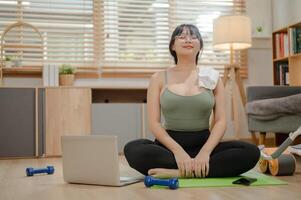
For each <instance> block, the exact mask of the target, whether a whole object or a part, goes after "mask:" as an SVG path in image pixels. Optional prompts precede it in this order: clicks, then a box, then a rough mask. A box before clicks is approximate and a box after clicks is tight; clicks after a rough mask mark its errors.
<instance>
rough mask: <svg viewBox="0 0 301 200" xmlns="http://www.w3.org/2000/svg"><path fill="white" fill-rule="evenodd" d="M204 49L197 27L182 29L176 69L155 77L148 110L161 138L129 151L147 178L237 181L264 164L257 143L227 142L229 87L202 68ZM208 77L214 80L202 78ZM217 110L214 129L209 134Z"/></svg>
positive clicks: (173, 49) (173, 46) (175, 37)
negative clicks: (212, 118)
mask: <svg viewBox="0 0 301 200" xmlns="http://www.w3.org/2000/svg"><path fill="white" fill-rule="evenodd" d="M202 49H203V40H202V37H201V34H200V32H199V30H198V29H197V28H196V27H195V26H194V25H190V24H182V25H180V26H178V27H177V28H176V29H175V30H174V32H173V34H172V37H171V40H170V43H169V50H170V53H171V55H172V56H173V57H174V60H175V64H176V65H175V67H171V68H168V69H167V70H165V71H162V72H157V73H155V74H154V75H153V76H152V77H151V80H150V84H149V87H148V91H147V112H148V120H149V121H148V123H149V127H150V129H151V131H152V133H153V134H154V136H155V138H156V139H155V141H151V140H147V139H138V140H134V141H130V142H129V143H127V144H126V145H125V148H124V154H125V157H126V159H127V161H128V163H129V165H130V166H131V167H132V168H134V169H136V170H137V171H139V172H141V173H142V174H144V175H153V176H156V177H231V176H237V175H240V174H242V173H244V172H247V171H248V170H250V169H252V168H253V167H254V166H255V165H256V163H257V162H258V160H259V155H260V151H259V149H258V148H257V146H256V145H253V144H249V143H246V142H242V141H224V142H222V141H221V139H222V137H223V135H224V133H225V130H226V115H225V112H226V111H225V94H224V86H223V83H222V81H221V80H220V78H219V75H218V72H217V71H215V70H213V69H210V68H204V67H197V63H198V57H199V54H200V52H201V51H202ZM202 74H207V76H208V77H209V78H208V79H202V77H203V76H201V75H202ZM214 77H217V78H216V80H215V81H214ZM208 80H210V81H208ZM212 80H213V81H212ZM212 111H213V116H214V125H213V127H212V129H211V131H209V118H210V115H211V113H212ZM161 112H162V114H163V116H164V119H165V123H164V125H161V119H160V114H161Z"/></svg>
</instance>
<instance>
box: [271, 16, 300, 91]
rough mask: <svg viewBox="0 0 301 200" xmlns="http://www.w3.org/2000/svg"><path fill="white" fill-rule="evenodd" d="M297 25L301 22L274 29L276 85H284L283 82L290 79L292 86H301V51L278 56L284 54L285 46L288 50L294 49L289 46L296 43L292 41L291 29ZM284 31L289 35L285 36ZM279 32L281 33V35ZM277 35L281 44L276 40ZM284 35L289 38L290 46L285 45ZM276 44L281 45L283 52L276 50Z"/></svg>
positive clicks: (274, 75)
mask: <svg viewBox="0 0 301 200" xmlns="http://www.w3.org/2000/svg"><path fill="white" fill-rule="evenodd" d="M296 27H301V22H299V23H296V24H291V25H288V26H287V27H284V28H281V29H279V30H277V31H274V32H273V34H272V36H273V40H272V42H273V77H274V85H283V83H285V82H287V80H288V83H289V85H290V86H301V52H300V53H297V54H292V52H289V56H286V57H281V58H276V55H279V54H281V55H283V51H284V49H285V48H288V51H290V50H291V49H294V48H292V47H290V46H289V45H291V44H293V43H294V42H293V41H291V40H292V38H291V35H290V33H291V31H290V29H291V28H296ZM282 33H285V34H287V36H283V35H282ZM277 34H280V36H279V35H277ZM276 37H277V39H278V38H279V44H277V42H276ZM284 37H287V38H288V44H287V45H288V47H287V46H286V47H285V45H284V40H285V39H284ZM276 44H277V46H278V45H279V46H281V47H279V48H280V49H282V53H277V52H276ZM280 44H281V45H280ZM277 48H278V47H277ZM287 71H288V72H287Z"/></svg>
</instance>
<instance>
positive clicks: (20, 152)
mask: <svg viewBox="0 0 301 200" xmlns="http://www.w3.org/2000/svg"><path fill="white" fill-rule="evenodd" d="M42 110H43V90H42V89H37V88H0V157H1V158H8V157H35V156H41V155H43V145H42V144H43V129H42V127H43V115H42ZM40 111H41V112H40Z"/></svg>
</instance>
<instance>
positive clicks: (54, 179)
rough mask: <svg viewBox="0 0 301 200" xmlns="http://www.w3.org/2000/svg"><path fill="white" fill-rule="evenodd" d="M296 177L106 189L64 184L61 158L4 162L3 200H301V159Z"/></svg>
mask: <svg viewBox="0 0 301 200" xmlns="http://www.w3.org/2000/svg"><path fill="white" fill-rule="evenodd" d="M120 160H121V163H122V171H126V172H128V173H131V172H130V171H128V169H129V168H128V166H127V165H126V164H127V163H126V161H125V160H124V157H122V156H121V157H120ZM297 160H298V161H297V162H298V164H297V171H296V174H295V175H294V176H287V177H279V178H280V179H282V180H285V181H287V182H288V183H289V184H288V185H283V186H257V187H255V186H253V187H243V186H242V187H235V188H233V187H228V188H180V189H178V190H169V189H160V190H157V189H148V188H145V187H144V184H143V183H136V184H133V185H129V186H125V187H104V186H94V185H79V184H67V183H65V182H64V180H63V176H62V166H61V158H42V159H17V160H0V200H17V199H22V200H27V199H28V200H48V199H55V200H61V199H72V200H77V199H80V200H86V199H91V200H96V199H120V200H127V199H128V200H136V199H137V200H147V199H149V200H154V199H164V200H166V199H172V200H177V199H179V200H188V199H204V200H205V199H214V200H219V199H231V200H232V199H233V200H236V199H237V200H260V199H264V200H269V199H271V200H278V199H279V200H295V199H296V200H297V199H298V200H300V199H301V159H300V157H299V158H298V159H297ZM46 165H54V167H55V169H56V171H55V173H54V174H53V175H37V176H34V177H26V176H25V169H26V167H29V166H31V167H44V166H46Z"/></svg>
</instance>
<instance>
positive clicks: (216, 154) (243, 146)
mask: <svg viewBox="0 0 301 200" xmlns="http://www.w3.org/2000/svg"><path fill="white" fill-rule="evenodd" d="M259 157H260V151H259V149H258V147H257V146H256V145H253V144H250V143H247V142H241V141H227V142H220V143H219V144H218V145H217V146H216V147H215V149H214V150H213V152H212V153H211V156H210V161H209V174H208V177H231V176H238V175H240V174H242V173H245V172H247V171H249V170H250V169H252V168H253V167H254V166H255V165H256V163H257V162H258V160H259Z"/></svg>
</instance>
